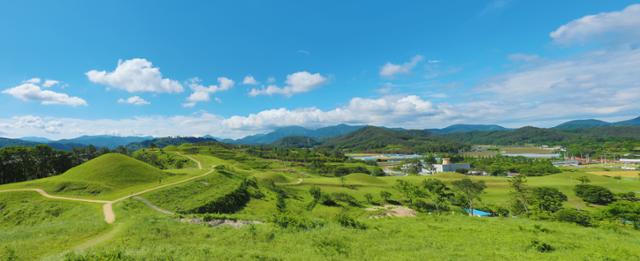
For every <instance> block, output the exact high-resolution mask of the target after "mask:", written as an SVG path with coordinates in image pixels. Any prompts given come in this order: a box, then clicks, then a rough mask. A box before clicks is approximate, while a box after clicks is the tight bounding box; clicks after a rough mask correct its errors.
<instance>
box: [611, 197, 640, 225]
mask: <svg viewBox="0 0 640 261" xmlns="http://www.w3.org/2000/svg"><path fill="white" fill-rule="evenodd" d="M602 214H603V216H604V217H605V218H608V219H612V220H617V221H620V222H622V223H624V224H632V225H633V226H634V227H635V228H636V229H640V202H631V201H618V202H615V203H613V204H611V205H609V206H608V207H607V208H606V209H605V210H603V211H602Z"/></svg>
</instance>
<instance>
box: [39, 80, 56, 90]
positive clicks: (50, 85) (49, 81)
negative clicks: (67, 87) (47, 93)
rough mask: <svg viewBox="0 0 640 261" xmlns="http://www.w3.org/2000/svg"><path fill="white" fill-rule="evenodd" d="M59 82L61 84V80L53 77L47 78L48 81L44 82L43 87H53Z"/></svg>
mask: <svg viewBox="0 0 640 261" xmlns="http://www.w3.org/2000/svg"><path fill="white" fill-rule="evenodd" d="M58 84H60V82H59V81H56V80H51V79H47V80H46V81H44V82H43V83H42V87H47V88H51V87H53V86H55V85H58Z"/></svg>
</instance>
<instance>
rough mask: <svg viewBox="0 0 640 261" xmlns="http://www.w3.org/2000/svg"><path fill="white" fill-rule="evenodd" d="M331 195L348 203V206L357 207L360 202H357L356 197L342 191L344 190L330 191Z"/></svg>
mask: <svg viewBox="0 0 640 261" xmlns="http://www.w3.org/2000/svg"><path fill="white" fill-rule="evenodd" d="M331 196H332V197H333V198H334V199H335V200H337V201H342V202H344V203H347V204H349V205H350V206H353V207H359V206H360V202H358V200H357V199H356V198H354V197H353V196H351V195H349V194H347V193H344V192H335V193H332V194H331Z"/></svg>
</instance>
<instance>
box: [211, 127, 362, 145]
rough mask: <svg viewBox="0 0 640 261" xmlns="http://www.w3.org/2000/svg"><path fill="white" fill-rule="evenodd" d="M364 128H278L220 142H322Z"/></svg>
mask: <svg viewBox="0 0 640 261" xmlns="http://www.w3.org/2000/svg"><path fill="white" fill-rule="evenodd" d="M362 127H364V126H351V125H346V124H340V125H336V126H330V127H324V128H319V129H307V128H304V127H300V126H291V127H283V128H278V129H276V130H274V131H272V132H269V133H266V134H257V135H251V136H247V137H244V138H241V139H237V140H221V141H222V142H226V143H232V144H271V143H274V142H276V141H278V140H280V139H282V138H285V137H289V136H299V137H309V138H313V139H315V140H322V139H326V138H331V137H337V136H342V135H346V134H349V133H351V132H354V131H356V130H359V129H360V128H362Z"/></svg>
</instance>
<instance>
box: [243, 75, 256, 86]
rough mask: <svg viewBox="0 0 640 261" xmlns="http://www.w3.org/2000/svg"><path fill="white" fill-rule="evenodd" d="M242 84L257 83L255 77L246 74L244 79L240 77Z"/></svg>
mask: <svg viewBox="0 0 640 261" xmlns="http://www.w3.org/2000/svg"><path fill="white" fill-rule="evenodd" d="M242 84H244V85H257V84H258V81H256V78H253V76H251V75H247V76H245V77H244V79H242Z"/></svg>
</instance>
